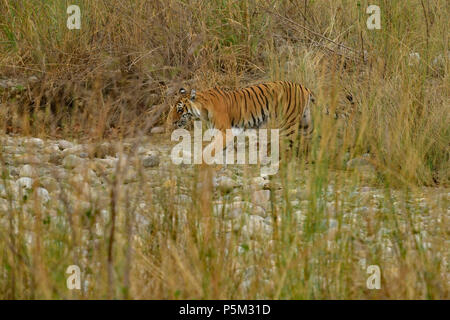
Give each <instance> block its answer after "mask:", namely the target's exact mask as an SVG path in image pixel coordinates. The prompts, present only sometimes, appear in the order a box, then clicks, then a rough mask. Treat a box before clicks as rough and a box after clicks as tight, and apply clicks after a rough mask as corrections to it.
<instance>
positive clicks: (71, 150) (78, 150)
mask: <svg viewBox="0 0 450 320" xmlns="http://www.w3.org/2000/svg"><path fill="white" fill-rule="evenodd" d="M83 151H84V147H83V146H82V145H77V146H74V147H71V148H67V149H64V151H63V152H62V155H63V157H65V156H67V155H69V154H80V153H81V152H83Z"/></svg>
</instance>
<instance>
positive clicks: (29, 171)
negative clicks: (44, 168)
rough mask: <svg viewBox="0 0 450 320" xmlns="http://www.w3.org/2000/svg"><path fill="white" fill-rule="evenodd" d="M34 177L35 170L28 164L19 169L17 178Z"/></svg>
mask: <svg viewBox="0 0 450 320" xmlns="http://www.w3.org/2000/svg"><path fill="white" fill-rule="evenodd" d="M35 175H36V170H35V169H34V168H33V167H32V166H30V165H29V164H26V165H24V166H23V167H22V168H20V171H19V176H20V177H29V178H31V177H33V176H35Z"/></svg>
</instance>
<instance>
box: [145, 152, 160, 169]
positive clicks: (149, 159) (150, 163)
mask: <svg viewBox="0 0 450 320" xmlns="http://www.w3.org/2000/svg"><path fill="white" fill-rule="evenodd" d="M158 165H159V156H158V155H157V154H148V155H147V156H145V157H144V158H143V159H142V166H143V167H144V168H152V167H156V166H158Z"/></svg>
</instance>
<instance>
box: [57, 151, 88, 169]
mask: <svg viewBox="0 0 450 320" xmlns="http://www.w3.org/2000/svg"><path fill="white" fill-rule="evenodd" d="M84 164H85V160H83V159H81V158H80V157H77V156H76V155H73V154H69V155H67V156H66V157H64V160H63V162H62V165H63V166H64V167H66V168H68V169H73V168H75V167H78V166H81V165H84Z"/></svg>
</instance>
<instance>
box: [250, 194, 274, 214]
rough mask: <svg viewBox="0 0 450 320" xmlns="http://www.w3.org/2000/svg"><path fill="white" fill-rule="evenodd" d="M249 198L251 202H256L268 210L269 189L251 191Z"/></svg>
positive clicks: (269, 206)
mask: <svg viewBox="0 0 450 320" xmlns="http://www.w3.org/2000/svg"><path fill="white" fill-rule="evenodd" d="M251 199H252V203H254V204H257V205H259V206H261V207H263V208H264V209H266V210H270V208H271V205H270V190H257V191H253V192H252V195H251Z"/></svg>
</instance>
